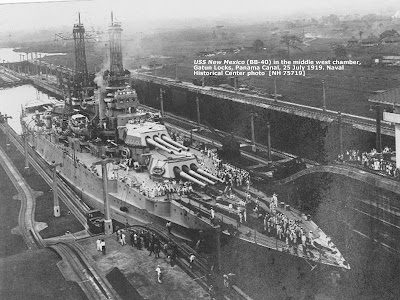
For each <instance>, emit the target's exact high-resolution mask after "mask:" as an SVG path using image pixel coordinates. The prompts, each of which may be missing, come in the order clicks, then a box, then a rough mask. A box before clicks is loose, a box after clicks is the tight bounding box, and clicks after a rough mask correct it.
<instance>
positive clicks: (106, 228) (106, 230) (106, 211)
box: [92, 155, 114, 235]
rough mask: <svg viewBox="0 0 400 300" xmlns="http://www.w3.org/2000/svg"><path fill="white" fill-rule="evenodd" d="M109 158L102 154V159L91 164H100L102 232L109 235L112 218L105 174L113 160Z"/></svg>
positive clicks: (111, 230) (111, 229) (111, 227)
mask: <svg viewBox="0 0 400 300" xmlns="http://www.w3.org/2000/svg"><path fill="white" fill-rule="evenodd" d="M113 161H114V160H113V159H111V158H107V157H106V156H105V155H103V156H102V160H100V161H97V162H94V163H93V164H92V165H93V166H96V165H101V176H102V178H103V201H104V218H105V220H104V233H105V234H107V235H110V234H112V233H113V226H112V220H111V215H110V202H109V199H108V198H109V196H108V175H107V164H108V163H111V162H113Z"/></svg>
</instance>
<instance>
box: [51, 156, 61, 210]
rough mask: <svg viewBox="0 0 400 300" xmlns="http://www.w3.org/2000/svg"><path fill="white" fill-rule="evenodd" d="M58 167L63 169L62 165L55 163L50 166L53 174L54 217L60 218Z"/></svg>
mask: <svg viewBox="0 0 400 300" xmlns="http://www.w3.org/2000/svg"><path fill="white" fill-rule="evenodd" d="M57 167H62V163H56V162H55V161H53V163H52V164H51V165H50V170H51V171H52V172H53V199H54V201H53V202H54V216H55V217H56V218H58V217H59V216H60V215H61V214H60V202H59V201H58V184H57Z"/></svg>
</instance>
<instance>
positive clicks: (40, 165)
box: [1, 125, 90, 228]
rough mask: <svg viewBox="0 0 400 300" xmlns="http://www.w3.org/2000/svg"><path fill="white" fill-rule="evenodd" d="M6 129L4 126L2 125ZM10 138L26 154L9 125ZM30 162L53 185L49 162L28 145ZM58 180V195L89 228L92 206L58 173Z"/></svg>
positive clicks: (20, 141)
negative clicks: (88, 219) (88, 215)
mask: <svg viewBox="0 0 400 300" xmlns="http://www.w3.org/2000/svg"><path fill="white" fill-rule="evenodd" d="M6 126H7V125H6ZM1 128H2V130H3V131H4V126H2V127H1ZM8 132H9V138H10V141H11V142H13V144H14V145H15V147H16V148H17V149H18V150H19V151H20V152H21V153H22V154H23V155H24V142H23V139H22V137H21V136H20V135H18V134H17V133H16V132H15V131H14V130H13V129H12V128H10V127H9V131H8ZM28 156H29V158H28V159H29V163H30V164H31V166H32V167H34V168H35V170H36V171H37V172H38V173H39V175H40V176H42V178H43V179H44V180H45V181H46V183H47V184H48V185H49V186H50V187H51V186H52V183H53V179H52V172H51V170H50V168H49V164H48V163H47V162H46V161H45V160H44V159H43V158H42V157H41V156H40V155H39V154H37V153H36V152H35V151H34V150H33V149H31V147H29V146H28ZM57 182H58V195H59V197H60V199H61V200H62V201H63V203H64V204H65V205H66V206H67V207H68V209H69V210H70V211H71V212H72V213H73V214H74V215H75V217H76V218H77V220H78V221H79V222H80V223H81V224H82V225H83V226H84V227H85V228H87V224H86V217H85V213H86V212H87V211H88V210H90V208H89V207H88V206H87V205H86V204H85V203H84V202H83V201H82V200H81V198H80V197H79V196H77V195H76V194H75V192H74V191H73V190H72V189H71V188H70V187H69V186H68V185H67V184H66V183H65V182H64V181H63V180H62V178H61V177H60V176H59V174H57Z"/></svg>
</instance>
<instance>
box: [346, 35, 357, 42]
mask: <svg viewBox="0 0 400 300" xmlns="http://www.w3.org/2000/svg"><path fill="white" fill-rule="evenodd" d="M348 42H352V43H354V42H356V43H357V42H358V40H357V39H356V38H355V37H354V36H352V37H351V39H349V40H348Z"/></svg>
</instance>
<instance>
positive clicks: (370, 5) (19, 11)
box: [0, 0, 400, 31]
mask: <svg viewBox="0 0 400 300" xmlns="http://www.w3.org/2000/svg"><path fill="white" fill-rule="evenodd" d="M111 10H112V11H114V15H115V18H116V19H117V20H118V21H121V22H123V23H125V24H128V23H129V24H133V25H135V26H137V27H138V28H139V29H140V30H143V29H145V28H146V27H154V26H155V25H159V24H161V23H162V22H165V23H166V24H167V23H168V22H169V23H171V22H172V21H173V20H178V21H181V22H182V21H186V22H190V21H191V22H193V23H196V22H197V23H198V24H201V22H202V21H201V19H205V20H217V19H232V20H235V19H237V20H246V19H247V20H248V19H254V20H256V21H259V20H265V21H267V20H271V19H273V20H276V19H284V18H287V17H288V16H290V17H301V16H305V15H306V16H315V17H318V16H321V15H329V14H331V13H334V14H353V13H359V14H367V13H383V12H388V11H391V12H392V13H393V14H394V13H395V12H396V11H397V10H400V1H398V0H384V1H382V0H303V1H299V0H279V1H276V0H273V1H272V0H245V1H244V0H144V1H143V0H140V1H138V0H64V1H63V0H52V1H51V0H37V1H28V0H0V31H9V30H29V29H34V30H40V29H43V28H49V27H59V26H71V24H72V23H75V22H77V19H78V17H77V16H78V12H80V13H81V19H82V22H83V23H84V24H85V27H89V28H90V27H94V28H102V29H105V28H106V26H107V25H108V23H109V22H110V12H111Z"/></svg>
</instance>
